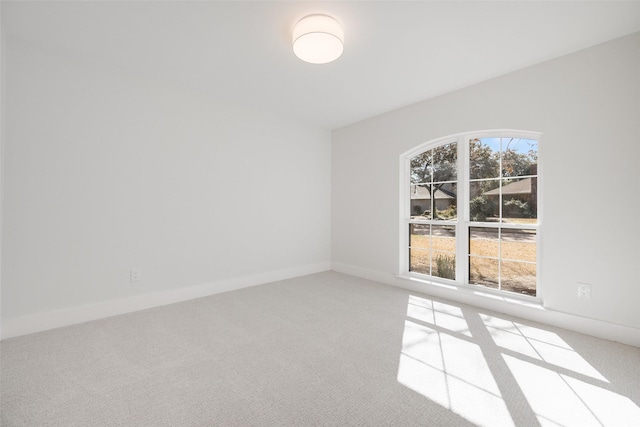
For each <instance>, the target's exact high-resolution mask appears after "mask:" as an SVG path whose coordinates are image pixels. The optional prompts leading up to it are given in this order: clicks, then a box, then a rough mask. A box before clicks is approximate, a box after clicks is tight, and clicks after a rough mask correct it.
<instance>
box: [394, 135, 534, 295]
mask: <svg viewBox="0 0 640 427" xmlns="http://www.w3.org/2000/svg"><path fill="white" fill-rule="evenodd" d="M539 139H540V134H539V133H533V132H522V131H504V130H501V131H483V132H472V133H465V134H460V135H453V136H450V137H446V138H441V139H438V140H434V141H430V142H427V143H425V144H422V145H420V146H419V147H416V148H415V149H413V150H411V151H409V152H407V153H404V154H403V155H402V156H401V159H400V160H401V170H402V172H403V174H402V175H403V176H402V180H401V181H402V203H401V236H402V237H401V242H400V272H401V274H404V275H410V276H414V277H422V278H429V279H431V280H432V281H434V282H442V283H448V284H455V285H463V286H467V285H477V286H483V287H485V288H490V289H495V290H499V291H507V292H512V293H517V294H521V295H527V296H534V297H535V296H539V286H538V276H539V275H538V271H539V268H538V262H537V260H538V256H537V251H538V244H537V242H538V239H539V228H540V223H539V215H538V213H539V199H540V185H539V168H538V164H539V156H538V142H539Z"/></svg>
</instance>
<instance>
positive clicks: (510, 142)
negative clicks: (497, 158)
mask: <svg viewBox="0 0 640 427" xmlns="http://www.w3.org/2000/svg"><path fill="white" fill-rule="evenodd" d="M537 169H538V141H535V140H533V139H522V138H503V139H502V176H503V177H509V176H526V175H536V174H537V173H538V170H537Z"/></svg>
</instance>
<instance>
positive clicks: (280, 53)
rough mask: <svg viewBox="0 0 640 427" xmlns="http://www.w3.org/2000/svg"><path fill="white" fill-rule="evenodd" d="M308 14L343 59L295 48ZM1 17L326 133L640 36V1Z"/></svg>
mask: <svg viewBox="0 0 640 427" xmlns="http://www.w3.org/2000/svg"><path fill="white" fill-rule="evenodd" d="M310 13H328V14H330V15H332V16H334V17H335V18H337V19H338V20H339V21H340V22H341V23H342V24H343V27H344V30H345V51H344V54H343V56H342V57H341V58H339V59H338V60H337V61H335V62H333V63H330V64H325V65H311V64H306V63H303V62H301V61H300V60H298V59H297V58H296V57H295V56H294V55H293V52H292V48H291V30H292V28H293V25H294V24H295V22H296V21H297V20H298V19H300V18H302V17H303V16H305V15H307V14H310ZM2 23H3V27H4V29H5V34H6V35H7V36H8V39H9V40H13V39H20V40H22V41H23V42H29V43H32V44H37V45H41V46H43V47H45V48H48V49H54V50H58V51H62V52H66V53H67V54H71V55H76V56H78V57H81V58H84V59H87V60H90V61H94V62H98V63H103V64H108V65H109V66H110V67H115V68H120V69H123V70H124V71H126V72H129V73H135V74H137V75H142V76H145V77H147V78H154V79H161V80H165V81H168V82H171V83H172V84H177V85H180V86H184V87H189V88H195V89H199V90H205V91H208V92H211V93H213V94H215V95H216V96H219V97H222V98H224V99H230V100H233V101H234V102H241V103H242V104H245V105H249V106H253V107H257V108H260V109H267V110H269V111H274V112H277V113H280V114H284V115H287V116H290V117H293V118H296V119H299V120H301V121H304V122H306V123H309V124H313V125H316V126H319V127H322V128H329V129H333V128H337V127H341V126H345V125H347V124H349V123H352V122H355V121H358V120H361V119H365V118H368V117H371V116H373V115H376V114H380V113H383V112H385V111H389V110H393V109H396V108H398V107H402V106H405V105H408V104H412V103H414V102H418V101H421V100H424V99H427V98H430V97H434V96H437V95H440V94H443V93H446V92H450V91H452V90H455V89H459V88H462V87H465V86H468V85H471V84H473V83H477V82H480V81H483V80H486V79H490V78H492V77H496V76H498V75H501V74H505V73H508V72H511V71H514V70H517V69H520V68H523V67H526V66H529V65H532V64H535V63H538V62H541V61H544V60H548V59H551V58H554V57H557V56H561V55H564V54H567V53H570V52H573V51H576V50H579V49H582V48H585V47H588V46H592V45H595V44H598V43H601V42H603V41H606V40H610V39H614V38H617V37H620V36H623V35H626V34H630V33H633V32H636V31H640V2H638V1H627V2H613V1H603V2H593V1H591V2H579V1H568V2H561V1H553V2H538V1H529V2H505V1H502V2H485V1H471V2H459V1H441V2H438V1H428V2H427V1H423V2H418V1H412V2H400V1H390V2H368V1H353V2H270V1H259V2H242V1H234V2H186V1H159V2H151V1H144V2H143V1H130V2H125V1H119V2H78V1H76V2H59V1H48V2H7V1H3V2H2ZM9 60H10V59H9Z"/></svg>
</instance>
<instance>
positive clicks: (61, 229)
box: [2, 39, 331, 337]
mask: <svg viewBox="0 0 640 427" xmlns="http://www.w3.org/2000/svg"><path fill="white" fill-rule="evenodd" d="M6 65H7V75H6V89H7V93H6V95H7V97H6V120H5V122H4V124H6V141H5V156H6V158H5V170H4V179H5V194H4V218H3V221H4V224H3V226H4V231H5V234H4V236H3V238H4V242H3V243H4V251H3V257H4V258H3V266H4V270H3V271H2V285H3V286H2V316H3V323H4V325H5V328H6V329H8V330H7V331H6V334H5V337H6V336H11V335H17V334H21V333H25V332H31V331H33V330H39V329H43V328H45V327H52V326H60V325H62V324H68V323H74V322H76V321H82V320H87V318H90V317H92V316H93V317H99V315H97V314H96V315H92V314H91V313H92V312H95V313H98V312H100V315H108V314H116V312H118V311H122V310H124V311H126V310H125V309H123V308H121V307H128V308H129V309H137V308H144V306H145V305H153V304H154V301H155V302H171V301H172V300H178V299H180V298H181V296H180V290H181V289H190V291H189V293H188V294H189V295H192V296H197V295H201V294H206V293H212V292H216V290H218V289H219V290H226V289H229V288H233V287H238V286H245V285H251V284H257V283H259V282H261V281H268V280H273V279H277V278H281V277H288V276H293V275H299V274H305V273H311V272H315V271H322V270H326V269H328V268H329V258H330V244H329V241H330V240H329V239H330V208H329V206H330V160H331V154H330V150H331V143H330V137H331V135H330V132H328V131H324V130H318V129H314V128H310V127H307V126H305V125H302V124H300V123H296V122H293V121H290V120H288V119H284V118H280V117H277V116H273V115H270V114H269V113H266V112H256V111H253V110H249V109H247V108H243V107H242V106H239V105H233V104H231V103H229V102H223V101H222V100H217V99H216V98H213V97H211V96H208V95H205V94H198V93H192V92H186V91H182V90H180V89H177V88H170V87H167V86H164V85H162V84H159V83H154V82H150V81H149V80H147V79H145V78H137V77H132V76H127V75H123V74H119V73H118V72H116V71H114V70H108V69H102V68H101V67H100V66H99V65H97V64H91V63H83V62H81V61H75V60H71V59H68V58H65V56H64V55H63V54H60V53H55V52H52V53H48V52H43V51H39V50H38V49H35V48H32V47H29V46H27V45H24V44H22V43H19V42H17V41H15V40H11V39H10V40H8V50H7V64H6ZM220 84H221V85H223V84H224V82H220ZM131 267H139V268H141V269H142V274H143V280H142V281H141V282H139V283H137V284H132V283H130V281H129V269H130V268H131ZM243 278H245V279H243ZM202 284H207V285H206V286H204V288H202V287H201V289H200V291H194V289H195V288H193V286H197V285H202ZM218 285H219V286H218ZM162 292H165V297H158V295H162ZM166 292H169V294H166ZM185 292H186V291H185ZM158 293H160V294H158ZM152 295H155V296H152ZM167 295H171V296H170V297H167ZM184 295H187V293H185V294H184ZM184 295H183V296H184ZM136 296H137V299H136ZM140 296H142V297H140ZM174 297H175V298H174ZM132 298H133V299H132ZM127 301H128V302H127ZM132 301H134V303H132ZM145 301H146V302H145ZM108 302H113V304H111V305H107V306H105V305H104V304H103V303H108ZM138 303H140V304H138ZM101 304H102V305H101ZM83 307H84V308H83ZM119 307H120V308H119ZM74 310H76V311H74ZM62 318H64V319H63V320H61V319H62ZM44 323H47V324H46V325H45V324H44Z"/></svg>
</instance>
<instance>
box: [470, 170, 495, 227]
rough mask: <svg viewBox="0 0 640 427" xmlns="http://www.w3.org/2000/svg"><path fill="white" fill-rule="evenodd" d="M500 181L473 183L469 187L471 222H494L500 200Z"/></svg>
mask: <svg viewBox="0 0 640 427" xmlns="http://www.w3.org/2000/svg"><path fill="white" fill-rule="evenodd" d="M499 187H500V180H497V179H492V180H488V181H474V182H471V183H470V185H469V191H470V192H469V212H470V219H471V221H496V218H497V217H498V214H499V210H498V206H499V200H500V188H499Z"/></svg>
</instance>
